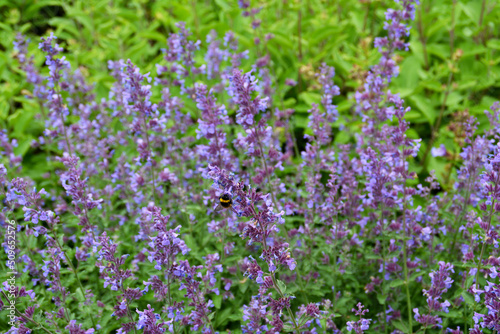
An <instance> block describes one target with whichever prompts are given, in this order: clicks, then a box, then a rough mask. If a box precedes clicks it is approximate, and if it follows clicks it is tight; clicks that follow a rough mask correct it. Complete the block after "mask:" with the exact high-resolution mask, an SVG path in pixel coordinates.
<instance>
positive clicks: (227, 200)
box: [215, 194, 233, 212]
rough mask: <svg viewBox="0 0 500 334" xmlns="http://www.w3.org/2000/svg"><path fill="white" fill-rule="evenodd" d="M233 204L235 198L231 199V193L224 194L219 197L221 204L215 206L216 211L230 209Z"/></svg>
mask: <svg viewBox="0 0 500 334" xmlns="http://www.w3.org/2000/svg"><path fill="white" fill-rule="evenodd" d="M232 205H233V200H232V199H231V195H229V194H223V195H222V196H220V197H219V205H217V207H216V208H215V212H219V211H221V210H224V209H229V208H230V207H231V206H232Z"/></svg>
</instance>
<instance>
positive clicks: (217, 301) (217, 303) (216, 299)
mask: <svg viewBox="0 0 500 334" xmlns="http://www.w3.org/2000/svg"><path fill="white" fill-rule="evenodd" d="M212 301H213V302H214V306H215V308H216V309H220V306H221V303H222V295H221V294H218V295H215V296H213V297H212Z"/></svg>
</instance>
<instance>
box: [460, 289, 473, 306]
mask: <svg viewBox="0 0 500 334" xmlns="http://www.w3.org/2000/svg"><path fill="white" fill-rule="evenodd" d="M460 295H461V296H462V297H463V299H464V301H465V302H466V303H467V305H471V306H472V305H474V304H475V301H474V298H473V297H472V296H471V294H470V293H468V292H467V291H462V293H461V294H460Z"/></svg>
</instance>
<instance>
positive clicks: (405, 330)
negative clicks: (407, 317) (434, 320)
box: [392, 320, 409, 333]
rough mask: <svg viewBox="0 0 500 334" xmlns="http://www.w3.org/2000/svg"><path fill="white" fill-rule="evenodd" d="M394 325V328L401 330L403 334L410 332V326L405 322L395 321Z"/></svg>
mask: <svg viewBox="0 0 500 334" xmlns="http://www.w3.org/2000/svg"><path fill="white" fill-rule="evenodd" d="M392 324H393V325H394V327H396V328H397V329H399V330H400V331H402V332H403V333H408V332H409V330H408V326H407V325H406V324H405V323H404V322H402V321H401V320H397V321H393V322H392Z"/></svg>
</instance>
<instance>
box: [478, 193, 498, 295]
mask: <svg viewBox="0 0 500 334" xmlns="http://www.w3.org/2000/svg"><path fill="white" fill-rule="evenodd" d="M495 188H496V187H495ZM494 207H495V199H493V201H492V203H491V208H490V216H489V217H488V227H487V229H486V231H485V232H486V235H487V234H488V232H489V231H490V226H491V220H492V218H493V208H494ZM486 238H487V236H486ZM486 238H485V240H484V241H483V245H482V247H481V255H479V262H478V263H477V271H476V288H479V281H478V279H479V271H480V270H481V266H482V264H483V263H482V262H483V255H484V250H485V249H486V241H487V239H486Z"/></svg>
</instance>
